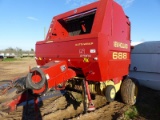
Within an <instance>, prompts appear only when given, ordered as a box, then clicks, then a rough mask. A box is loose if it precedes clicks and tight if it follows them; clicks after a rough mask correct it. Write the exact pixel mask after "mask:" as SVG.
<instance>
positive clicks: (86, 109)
mask: <svg viewBox="0 0 160 120" xmlns="http://www.w3.org/2000/svg"><path fill="white" fill-rule="evenodd" d="M86 91H87V90H86V85H85V80H82V98H83V107H84V113H87V111H88V96H87V92H86Z"/></svg>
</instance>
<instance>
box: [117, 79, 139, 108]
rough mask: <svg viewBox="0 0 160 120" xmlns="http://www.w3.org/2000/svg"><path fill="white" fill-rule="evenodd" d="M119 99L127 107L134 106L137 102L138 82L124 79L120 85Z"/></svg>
mask: <svg viewBox="0 0 160 120" xmlns="http://www.w3.org/2000/svg"><path fill="white" fill-rule="evenodd" d="M120 92H121V97H122V101H123V102H124V103H126V104H129V105H134V104H135V103H136V101H137V95H138V82H137V81H135V80H133V79H130V78H126V79H125V80H124V81H123V82H122V85H121V91H120Z"/></svg>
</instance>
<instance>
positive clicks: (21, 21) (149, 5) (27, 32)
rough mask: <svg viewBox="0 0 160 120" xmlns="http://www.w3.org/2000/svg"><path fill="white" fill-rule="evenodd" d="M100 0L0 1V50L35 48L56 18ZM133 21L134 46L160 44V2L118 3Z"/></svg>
mask: <svg viewBox="0 0 160 120" xmlns="http://www.w3.org/2000/svg"><path fill="white" fill-rule="evenodd" d="M94 1H97V0H0V50H3V49H6V48H9V47H12V48H16V47H18V48H20V49H23V50H31V49H32V48H33V49H34V48H35V43H36V42H37V41H40V40H44V33H45V32H44V31H46V33H47V31H48V28H49V25H50V23H51V20H52V18H53V16H56V15H58V14H60V13H64V12H66V11H69V10H72V9H75V8H77V7H80V6H83V5H86V4H89V3H91V2H94ZM115 1H116V2H118V3H119V4H120V5H121V6H122V7H123V9H124V11H125V13H126V15H127V16H129V18H130V21H131V25H132V26H131V40H132V42H135V43H136V42H144V41H158V40H160V0H115Z"/></svg>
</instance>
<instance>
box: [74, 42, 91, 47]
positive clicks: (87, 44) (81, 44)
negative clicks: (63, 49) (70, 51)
mask: <svg viewBox="0 0 160 120" xmlns="http://www.w3.org/2000/svg"><path fill="white" fill-rule="evenodd" d="M89 45H93V42H87V43H76V44H75V46H89Z"/></svg>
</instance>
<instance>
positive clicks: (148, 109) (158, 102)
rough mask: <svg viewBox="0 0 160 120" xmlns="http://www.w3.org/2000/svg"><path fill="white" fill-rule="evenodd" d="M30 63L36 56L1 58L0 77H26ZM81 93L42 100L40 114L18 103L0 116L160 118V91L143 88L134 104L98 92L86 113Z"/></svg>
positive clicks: (7, 119)
mask: <svg viewBox="0 0 160 120" xmlns="http://www.w3.org/2000/svg"><path fill="white" fill-rule="evenodd" d="M29 66H31V67H34V66H36V62H35V60H34V58H24V59H20V60H16V61H12V62H11V61H0V80H12V79H15V78H17V77H22V76H25V75H26V74H27V72H28V71H29ZM80 96H81V95H80V94H79V93H75V92H66V93H65V94H64V95H61V96H55V97H52V98H50V99H47V100H44V101H43V102H40V103H39V104H38V105H39V110H38V111H39V112H38V113H35V112H34V105H32V104H31V105H29V106H28V107H27V106H19V107H17V110H16V111H13V112H11V113H9V114H8V113H4V112H1V111H0V119H1V120H21V119H22V120H33V119H35V116H38V119H39V120H128V119H133V120H160V92H159V91H154V90H151V89H148V88H145V87H140V94H139V99H138V101H137V104H136V105H134V106H129V105H126V104H123V103H122V101H121V99H120V96H119V95H117V97H116V100H115V101H114V102H112V103H107V101H106V99H105V97H102V96H98V95H97V96H95V98H93V102H94V104H95V106H96V110H95V111H94V112H89V113H87V114H83V105H82V103H81V102H80ZM129 111H132V112H129ZM135 113H136V114H135ZM128 116H129V117H128Z"/></svg>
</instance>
